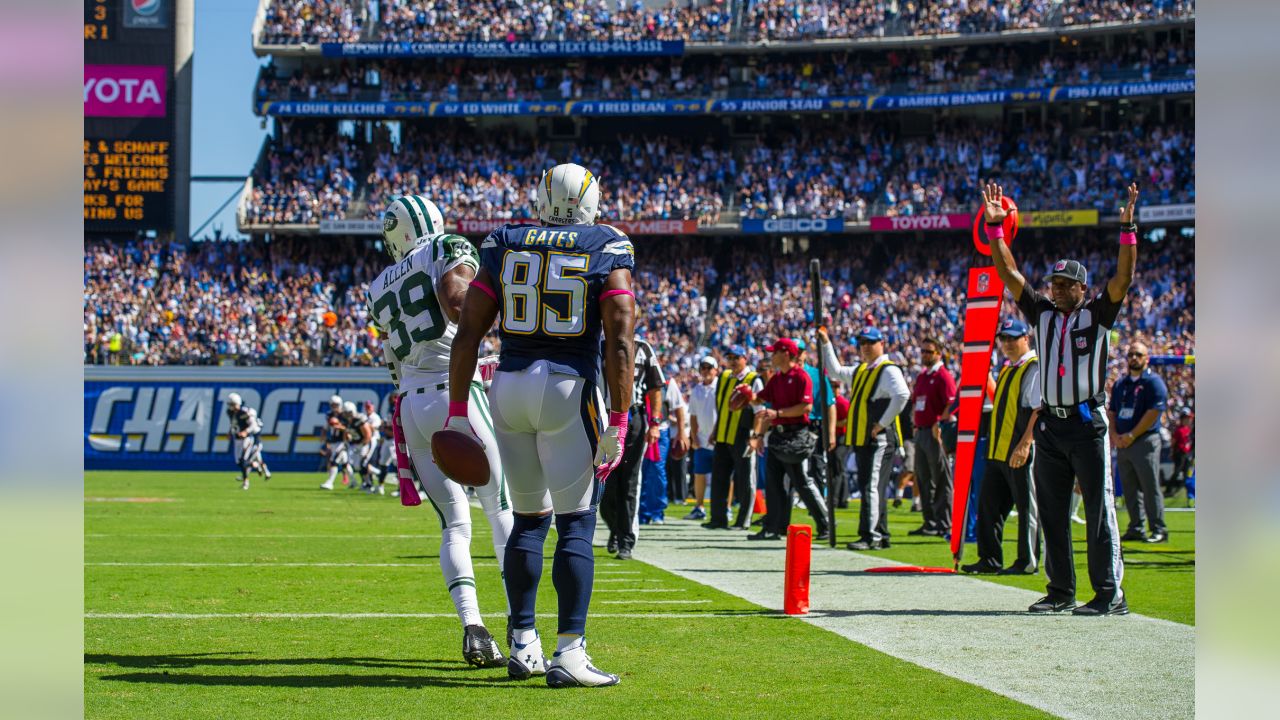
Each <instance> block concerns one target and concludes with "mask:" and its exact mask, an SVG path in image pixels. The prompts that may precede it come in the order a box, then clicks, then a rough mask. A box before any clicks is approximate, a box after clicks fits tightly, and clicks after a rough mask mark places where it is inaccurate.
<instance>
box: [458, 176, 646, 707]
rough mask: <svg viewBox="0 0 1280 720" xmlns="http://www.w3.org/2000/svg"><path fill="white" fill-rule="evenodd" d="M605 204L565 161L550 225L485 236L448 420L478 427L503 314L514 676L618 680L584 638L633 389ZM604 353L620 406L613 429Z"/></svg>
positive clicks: (625, 310)
mask: <svg viewBox="0 0 1280 720" xmlns="http://www.w3.org/2000/svg"><path fill="white" fill-rule="evenodd" d="M599 206H600V186H599V183H598V182H597V181H596V178H595V177H594V176H593V175H592V174H591V173H590V172H589V171H588V170H587V169H586V168H584V167H582V166H580V165H572V164H569V165H557V166H555V167H554V168H552V169H551V170H548V171H547V172H546V173H545V174H544V175H543V176H542V179H541V180H540V181H539V183H538V189H537V204H536V207H537V212H538V217H539V218H540V219H541V221H542V225H541V226H539V225H504V226H502V227H500V228H498V229H497V230H494V231H493V232H492V233H491V234H490V235H489V237H488V238H486V239H485V241H484V243H483V244H482V245H481V246H480V255H481V263H482V265H483V267H482V269H481V270H480V272H479V274H477V276H476V279H475V282H473V283H472V284H471V289H470V290H469V291H468V292H467V300H466V303H465V304H464V306H463V309H462V310H463V312H462V319H461V320H460V321H459V325H458V337H457V341H456V343H455V347H454V354H453V363H452V374H451V376H450V381H449V382H450V387H449V399H450V403H449V420H448V423H447V425H446V427H447V428H448V429H450V430H456V431H460V432H466V433H474V430H473V428H474V427H475V426H476V423H475V422H474V417H475V414H474V413H473V412H469V411H468V402H467V401H468V398H471V399H476V400H481V399H482V396H477V393H475V392H474V391H472V390H471V389H470V388H469V386H468V384H467V381H466V378H467V377H469V376H470V375H471V374H472V373H474V372H475V368H476V356H477V354H478V350H479V347H480V342H481V340H483V339H484V336H485V334H486V333H488V332H489V329H490V328H491V327H493V322H494V320H495V319H497V318H498V317H499V315H501V318H502V319H501V323H500V325H499V336H500V337H501V340H502V351H501V354H500V355H499V359H498V369H497V371H496V372H495V374H494V379H493V385H492V387H491V392H492V395H493V397H494V398H498V399H500V401H501V402H500V403H496V404H495V405H494V406H493V425H494V430H495V431H496V434H497V437H498V448H499V449H500V450H501V452H502V459H503V465H504V466H505V467H506V468H508V469H509V471H510V473H511V478H510V480H511V499H512V503H513V505H514V506H515V513H516V515H515V526H514V528H513V530H512V532H511V542H510V543H509V544H508V545H507V565H506V585H507V598H508V600H509V602H510V603H511V611H512V617H511V623H512V627H513V637H512V640H513V642H512V645H511V659H510V661H509V662H508V664H507V673H508V675H510V676H511V677H512V678H514V679H525V678H528V677H530V676H531V675H535V674H543V673H545V674H546V678H547V684H548V685H550V686H551V687H584V686H585V687H596V686H604V685H615V684H617V682H618V676H617V675H613V674H611V673H606V672H603V671H601V670H598V669H596V668H595V667H594V666H593V665H592V664H591V658H590V657H588V656H587V651H586V640H585V638H584V634H585V632H586V622H587V609H588V607H589V606H590V604H591V588H592V583H593V579H594V575H595V556H594V554H593V551H592V546H591V541H592V537H593V535H594V534H595V528H596V505H597V503H598V502H599V499H600V491H601V484H602V481H603V480H604V479H605V478H607V477H608V476H609V473H610V472H611V471H612V470H613V468H614V467H615V466H616V465H617V463H618V461H619V459H620V458H621V457H622V453H623V451H624V445H625V439H626V436H627V424H628V416H627V410H628V405H629V404H630V403H631V399H632V371H633V369H634V362H635V344H634V326H635V296H634V294H633V293H632V291H631V270H632V268H634V267H635V249H634V248H633V247H632V245H631V241H630V240H629V239H628V238H627V236H626V235H625V234H623V233H622V232H621V231H619V230H617V229H616V228H613V227H610V226H609V225H595V224H594V222H595V219H596V215H597V213H598V212H599ZM602 331H603V333H604V343H603V344H602V343H601V341H600V335H601V332H602ZM602 353H603V358H602V357H601V354H602ZM602 359H603V365H604V377H603V384H604V385H606V386H607V389H608V395H609V410H610V412H609V416H608V417H609V419H608V427H607V428H606V429H605V430H604V432H603V434H601V422H600V421H601V417H600V415H601V411H602V408H601V398H600V388H601V384H602V383H601V377H600V366H601V360H602ZM468 417H471V418H473V420H472V421H468ZM489 446H491V445H489ZM593 467H594V473H593ZM552 513H554V514H555V524H556V531H557V534H558V536H559V539H558V540H557V541H556V549H555V555H554V560H553V564H552V568H551V580H552V582H553V583H554V584H555V588H556V595H557V596H558V598H559V629H558V639H557V643H556V652H555V654H554V655H553V656H552V659H551V662H550V664H549V665H548V663H547V661H546V658H545V657H544V656H543V654H542V646H541V645H542V644H541V640H540V639H539V637H538V631H537V629H536V627H535V617H534V606H535V604H536V600H537V594H538V581H539V580H540V579H541V577H542V555H543V547H544V545H545V544H546V540H547V532H548V531H549V530H550V528H551V523H552Z"/></svg>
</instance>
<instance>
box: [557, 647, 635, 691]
mask: <svg viewBox="0 0 1280 720" xmlns="http://www.w3.org/2000/svg"><path fill="white" fill-rule="evenodd" d="M617 684H618V676H617V675H614V674H613V673H607V672H604V671H603V670H599V669H597V668H596V667H595V666H594V665H592V664H591V656H589V655H587V642H586V640H583V641H582V642H581V643H578V645H576V646H575V647H572V648H570V649H568V650H565V651H564V652H557V653H555V654H554V655H552V656H551V665H550V667H548V668H547V686H548V687H553V688H566V687H606V686H608V685H617Z"/></svg>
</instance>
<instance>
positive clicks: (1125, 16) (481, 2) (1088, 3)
mask: <svg viewBox="0 0 1280 720" xmlns="http://www.w3.org/2000/svg"><path fill="white" fill-rule="evenodd" d="M1194 14H1195V3H1194V2H1193V0H1147V1H1146V2H1130V1H1127V0H1080V1H1078V2H1071V3H1058V2H1049V1H1048V0H993V2H989V3H972V4H970V3H964V2H957V1H950V2H884V1H883V0H825V1H823V2H804V1H800V2H796V1H794V0H709V1H699V0H688V1H679V0H670V1H669V2H667V3H661V2H655V1H653V0H649V1H647V2H641V1H640V0H616V1H615V2H609V1H608V0H584V1H582V2H578V3H573V2H565V3H560V2H548V1H547V0H521V1H519V2H515V1H512V0H469V1H467V2H463V1H462V0H418V1H412V0H380V2H378V3H376V4H375V5H372V7H371V5H370V3H367V2H359V1H358V0H263V2H262V7H260V9H259V15H258V19H257V21H256V22H255V31H254V45H255V48H256V49H258V51H259V53H261V54H267V53H280V52H298V51H303V52H305V51H307V50H310V51H319V48H314V47H312V48H307V49H304V48H303V47H302V46H303V45H310V46H314V45H317V44H320V43H336V42H340V43H356V42H366V43H379V42H384V43H386V42H390V43H402V42H461V41H473V42H517V41H538V42H541V41H641V40H683V41H686V42H687V43H690V44H691V45H695V46H696V45H716V44H739V45H748V46H749V45H752V44H758V43H762V42H773V43H777V42H781V43H783V44H786V43H789V42H791V43H798V42H800V41H815V40H824V41H825V40H857V39H868V38H912V37H926V36H927V37H929V38H930V39H931V40H932V41H937V40H938V36H947V35H969V36H972V35H978V34H992V33H1001V32H1007V31H1035V30H1047V31H1051V32H1052V31H1063V30H1072V29H1076V28H1084V27H1089V26H1099V25H1109V24H1117V23H1118V24H1128V23H1135V22H1163V21H1177V20H1186V19H1189V18H1192V17H1193V16H1194ZM691 49H692V48H691ZM808 49H811V46H810V48H808Z"/></svg>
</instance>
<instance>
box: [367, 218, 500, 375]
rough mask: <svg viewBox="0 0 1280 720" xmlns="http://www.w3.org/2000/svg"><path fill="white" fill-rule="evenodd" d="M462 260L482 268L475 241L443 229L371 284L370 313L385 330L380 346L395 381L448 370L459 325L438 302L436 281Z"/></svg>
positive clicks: (384, 271) (378, 325)
mask: <svg viewBox="0 0 1280 720" xmlns="http://www.w3.org/2000/svg"><path fill="white" fill-rule="evenodd" d="M459 265H468V266H470V267H471V268H472V270H478V269H479V267H480V261H479V255H478V254H477V253H476V249H475V246H473V245H472V244H471V243H470V241H468V240H467V239H466V238H464V237H462V236H461V235H448V234H445V233H440V234H437V235H432V236H430V237H428V238H425V239H424V240H423V242H422V244H421V245H419V246H418V247H417V248H415V249H414V250H413V251H411V252H410V253H409V254H408V255H406V256H405V257H404V259H403V260H401V261H400V262H398V263H396V264H395V265H392V266H390V267H388V268H387V269H386V270H383V271H382V274H380V275H378V277H377V279H375V280H374V281H373V283H372V284H371V285H370V286H369V299H368V303H369V316H370V317H372V318H373V322H374V323H375V324H376V325H377V327H378V331H379V332H380V333H381V335H382V352H383V355H384V357H385V358H386V361H387V366H388V367H389V368H390V369H391V379H392V381H393V382H395V383H396V385H397V386H399V385H400V380H401V378H402V377H403V376H404V375H405V374H406V373H414V372H424V373H438V372H447V371H448V370H449V350H450V348H451V347H452V346H453V338H454V336H455V335H456V334H457V332H458V326H457V324H455V323H453V322H451V321H450V320H449V316H448V315H446V314H445V312H444V309H443V308H441V307H440V301H439V299H438V298H437V296H436V284H437V283H438V282H440V278H442V277H444V275H445V273H447V272H449V271H450V270H453V269H454V268H456V267H458V266H459Z"/></svg>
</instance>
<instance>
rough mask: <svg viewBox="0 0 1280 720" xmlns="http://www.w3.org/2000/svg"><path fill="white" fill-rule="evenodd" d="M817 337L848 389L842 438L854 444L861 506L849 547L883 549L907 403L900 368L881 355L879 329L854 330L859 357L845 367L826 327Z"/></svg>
mask: <svg viewBox="0 0 1280 720" xmlns="http://www.w3.org/2000/svg"><path fill="white" fill-rule="evenodd" d="M818 335H819V336H820V337H821V338H822V356H823V360H824V361H825V362H826V371H827V374H828V375H830V376H831V377H832V378H833V379H835V380H839V381H840V382H842V383H845V384H846V385H848V387H849V417H848V420H847V421H846V423H845V441H846V443H847V444H848V445H850V446H852V447H853V454H854V462H855V463H856V464H857V468H858V490H859V491H860V492H861V493H862V503H861V505H862V509H861V510H860V512H859V513H858V535H859V537H860V539H859V540H858V541H857V542H851V543H849V544H848V545H847V547H848V548H849V549H850V550H881V549H884V548H887V547H889V520H888V517H887V514H888V509H889V508H888V491H889V480H890V478H891V477H892V474H893V456H894V453H896V452H897V451H898V447H899V446H900V445H902V431H901V429H900V428H899V427H898V414H899V413H901V412H902V409H903V408H905V407H906V406H907V401H908V400H910V398H911V390H910V389H909V388H908V387H907V379H906V378H905V377H903V375H902V368H900V367H898V366H897V365H895V364H894V363H893V362H892V361H891V360H889V356H888V355H885V353H884V335H883V334H882V333H881V332H880V330H879V329H878V328H873V327H868V328H863V330H862V332H860V333H858V356H859V359H860V360H859V362H857V363H854V364H853V365H848V366H846V365H842V364H840V359H839V358H838V357H836V351H835V349H834V348H833V347H831V338H829V337H828V336H827V331H826V328H818Z"/></svg>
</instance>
